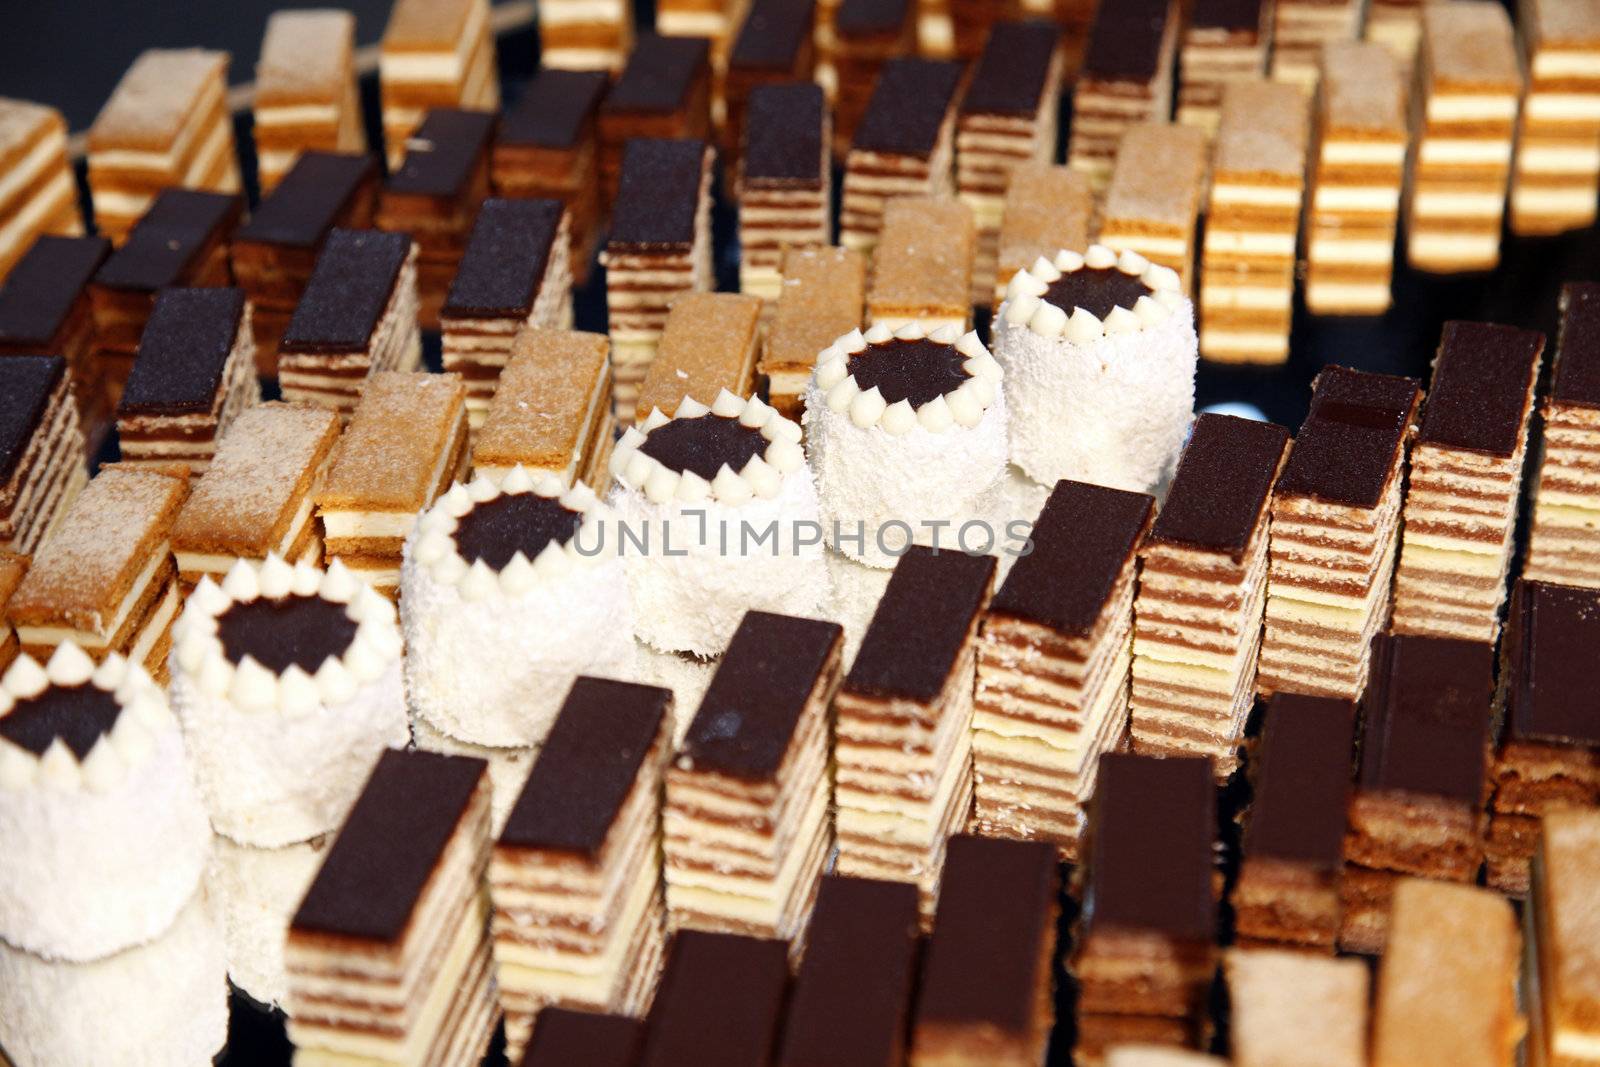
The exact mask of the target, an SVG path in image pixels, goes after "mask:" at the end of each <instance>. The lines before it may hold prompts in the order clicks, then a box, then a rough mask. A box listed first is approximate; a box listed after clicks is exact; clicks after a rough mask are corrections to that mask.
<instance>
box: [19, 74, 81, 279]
mask: <svg viewBox="0 0 1600 1067" xmlns="http://www.w3.org/2000/svg"><path fill="white" fill-rule="evenodd" d="M0 171H3V172H4V173H5V175H6V184H5V187H4V188H3V189H0V281H4V280H5V277H6V275H7V274H9V273H11V268H12V267H14V266H16V264H17V261H18V260H20V259H21V258H22V257H23V255H24V254H26V253H27V251H28V249H29V248H30V247H32V245H33V242H34V240H35V239H37V238H38V237H41V236H43V235H45V234H57V235H61V236H75V235H77V234H81V233H83V217H82V216H81V215H80V214H79V213H78V185H77V182H76V181H75V180H74V179H73V176H72V166H71V164H70V163H69V162H68V160H67V123H66V120H65V119H64V118H62V116H61V112H59V111H57V110H56V109H55V108H52V107H45V106H44V105H43V104H33V103H29V102H28V101H26V100H11V99H7V98H5V97H0Z"/></svg>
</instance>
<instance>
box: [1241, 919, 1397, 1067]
mask: <svg viewBox="0 0 1600 1067" xmlns="http://www.w3.org/2000/svg"><path fill="white" fill-rule="evenodd" d="M1225 966H1226V969H1227V975H1228V993H1229V997H1230V1000H1229V1003H1230V1004H1231V1005H1232V1015H1231V1020H1232V1027H1231V1029H1230V1032H1229V1044H1230V1046H1231V1049H1232V1052H1233V1062H1234V1063H1236V1064H1237V1065H1238V1067H1278V1065H1280V1064H1284V1063H1295V1062H1306V1061H1309V1062H1312V1063H1316V1064H1318V1067H1366V1063H1367V1004H1368V986H1369V985H1370V979H1369V978H1368V975H1367V965H1366V962H1365V961H1363V960H1328V959H1318V958H1317V957H1315V956H1312V955H1309V954H1307V953H1304V952H1290V951H1284V950H1281V949H1243V948H1235V949H1229V950H1228V955H1227V960H1226V962H1225Z"/></svg>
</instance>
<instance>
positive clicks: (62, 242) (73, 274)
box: [0, 235, 111, 354]
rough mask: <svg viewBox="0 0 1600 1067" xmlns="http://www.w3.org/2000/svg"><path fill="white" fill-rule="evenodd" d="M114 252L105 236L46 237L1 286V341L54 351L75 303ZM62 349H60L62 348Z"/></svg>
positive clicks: (6, 345) (8, 345) (2, 344)
mask: <svg viewBox="0 0 1600 1067" xmlns="http://www.w3.org/2000/svg"><path fill="white" fill-rule="evenodd" d="M110 254H111V242H110V241H107V240H106V239H105V238H103V237H52V236H48V235H46V236H44V237H40V238H39V239H38V240H37V241H35V242H34V243H33V247H31V248H29V249H28V251H27V254H25V255H24V256H23V257H22V258H21V259H20V260H18V261H17V264H16V266H14V267H12V268H11V273H10V274H8V275H7V276H6V279H5V284H4V285H3V286H0V347H4V348H9V349H17V348H33V349H37V350H41V351H49V350H50V346H52V345H53V344H54V343H55V341H56V334H57V333H58V332H59V331H60V329H61V327H62V325H63V324H64V323H65V322H66V320H67V316H69V315H70V314H71V313H72V308H73V305H74V304H76V303H77V301H78V297H79V296H80V295H81V294H82V293H83V287H84V286H85V285H87V284H89V279H90V278H92V277H94V274H95V271H97V270H99V269H100V264H102V263H104V262H105V260H106V257H107V256H109V255H110ZM58 354H59V353H58Z"/></svg>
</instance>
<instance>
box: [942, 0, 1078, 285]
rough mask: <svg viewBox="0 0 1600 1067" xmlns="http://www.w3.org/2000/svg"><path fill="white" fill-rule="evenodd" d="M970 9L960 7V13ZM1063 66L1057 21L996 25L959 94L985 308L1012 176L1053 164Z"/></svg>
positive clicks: (964, 174) (963, 161) (967, 198)
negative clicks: (1022, 169)
mask: <svg viewBox="0 0 1600 1067" xmlns="http://www.w3.org/2000/svg"><path fill="white" fill-rule="evenodd" d="M971 6H973V5H971V4H962V5H958V7H957V10H963V9H965V8H967V7H971ZM962 54H965V52H964V51H962ZM1062 65H1063V64H1062V50H1061V27H1060V26H1059V25H1057V24H1056V23H1055V22H1044V21H1033V22H997V23H995V25H994V28H993V29H992V30H990V31H989V33H988V39H987V41H985V42H984V44H983V54H982V55H981V56H979V58H978V61H977V65H976V66H975V67H974V69H973V74H972V79H971V81H970V82H969V83H968V85H967V89H966V92H965V93H964V94H963V95H962V98H961V108H960V111H959V112H958V114H957V116H956V188H957V190H958V191H959V192H960V195H961V199H962V201H963V202H965V203H966V205H967V206H968V207H970V208H971V209H972V216H973V219H974V221H975V222H976V224H977V231H978V244H977V258H976V264H975V267H974V270H973V275H972V292H973V302H974V303H978V304H987V303H988V302H989V300H990V297H991V294H992V293H993V291H994V278H995V256H996V253H997V250H998V244H999V239H1000V223H1001V220H1002V218H1003V217H1004V212H1005V203H1006V201H1005V197H1006V189H1007V187H1008V184H1009V182H1010V178H1011V174H1012V172H1013V171H1014V170H1015V168H1017V167H1019V166H1021V165H1023V164H1026V163H1035V164H1046V163H1052V162H1054V161H1055V154H1056V125H1057V120H1058V118H1059V114H1060V110H1061V78H1062ZM1087 243H1088V242H1086V241H1085V242H1083V243H1081V244H1079V245H1077V246H1076V247H1079V248H1081V247H1083V246H1084V245H1085V244H1087ZM1060 247H1063V248H1067V247H1073V246H1070V245H1062V246H1060ZM1051 251H1052V252H1054V251H1056V249H1051Z"/></svg>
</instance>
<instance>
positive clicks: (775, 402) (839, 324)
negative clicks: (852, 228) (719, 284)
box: [760, 246, 867, 419]
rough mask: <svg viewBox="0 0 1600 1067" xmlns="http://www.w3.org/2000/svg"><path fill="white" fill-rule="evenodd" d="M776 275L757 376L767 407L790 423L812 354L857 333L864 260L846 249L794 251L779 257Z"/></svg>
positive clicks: (864, 278) (807, 378)
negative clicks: (761, 381) (779, 277)
mask: <svg viewBox="0 0 1600 1067" xmlns="http://www.w3.org/2000/svg"><path fill="white" fill-rule="evenodd" d="M782 273H783V281H782V283H781V288H780V290H779V293H778V301H777V304H776V305H775V306H774V308H773V313H772V321H771V323H770V325H769V326H768V327H767V339H766V344H765V345H764V346H763V348H762V351H761V362H760V371H761V373H762V374H764V375H766V378H767V395H768V397H769V398H770V399H771V401H772V406H773V407H775V408H777V409H778V412H779V414H781V415H783V416H785V417H786V418H791V419H793V418H798V417H799V415H800V411H801V409H802V407H803V406H804V403H805V388H806V383H807V382H809V381H810V380H811V372H812V370H813V369H814V368H815V367H816V363H817V353H818V352H820V351H822V350H823V349H824V348H826V347H828V345H830V344H832V343H833V342H834V340H835V339H837V338H839V337H843V336H844V335H845V334H847V333H849V332H850V331H851V330H855V329H860V327H861V322H862V314H863V308H864V307H865V304H866V299H867V259H866V257H865V256H863V255H862V254H861V253H860V252H855V251H852V250H851V249H848V248H835V247H831V246H821V247H816V248H795V249H789V250H787V251H785V252H784V253H783V272H782Z"/></svg>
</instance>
